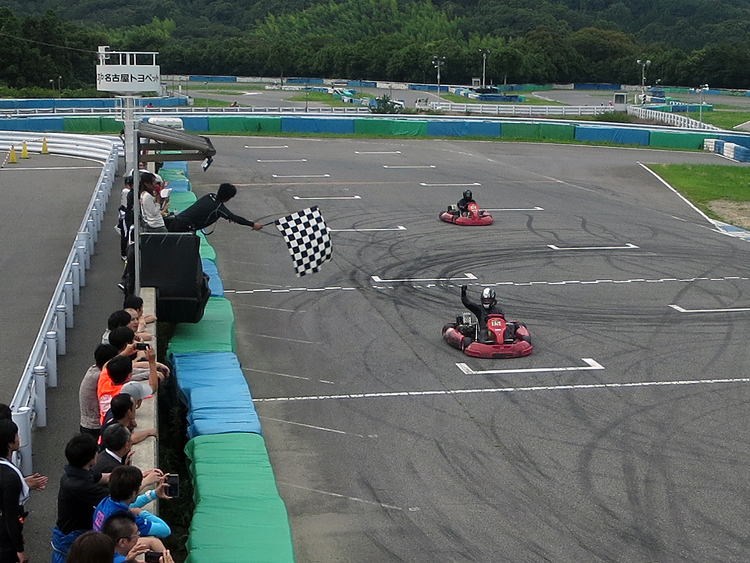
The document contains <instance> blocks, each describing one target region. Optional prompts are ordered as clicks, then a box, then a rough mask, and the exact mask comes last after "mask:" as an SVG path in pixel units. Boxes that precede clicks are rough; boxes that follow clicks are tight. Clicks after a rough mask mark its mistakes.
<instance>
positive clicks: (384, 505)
mask: <svg viewBox="0 0 750 563" xmlns="http://www.w3.org/2000/svg"><path fill="white" fill-rule="evenodd" d="M276 483H278V484H279V485H283V486H285V487H294V488H295V489H301V490H303V491H309V492H312V493H320V494H321V495H327V496H331V497H336V498H343V499H346V500H351V501H354V502H361V503H364V504H372V505H374V506H380V507H381V508H388V509H390V510H403V508H401V507H398V506H392V505H390V504H383V503H382V502H373V501H371V500H363V499H361V498H356V497H348V496H346V495H340V494H338V493H331V492H329V491H321V490H320V489H311V488H309V487H300V486H299V485H292V484H291V483H287V482H285V481H276ZM409 510H411V509H409Z"/></svg>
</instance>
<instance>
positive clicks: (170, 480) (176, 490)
mask: <svg viewBox="0 0 750 563" xmlns="http://www.w3.org/2000/svg"><path fill="white" fill-rule="evenodd" d="M167 485H169V489H168V490H167V494H168V495H169V496H170V497H172V498H177V497H179V496H180V476H179V475H172V474H171V473H170V474H169V475H167Z"/></svg>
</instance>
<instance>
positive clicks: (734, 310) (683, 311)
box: [670, 305, 750, 313]
mask: <svg viewBox="0 0 750 563" xmlns="http://www.w3.org/2000/svg"><path fill="white" fill-rule="evenodd" d="M670 307H672V309H674V310H675V311H678V312H679V313H740V312H743V311H750V307H740V308H735V309H683V308H682V307H680V306H679V305H670Z"/></svg>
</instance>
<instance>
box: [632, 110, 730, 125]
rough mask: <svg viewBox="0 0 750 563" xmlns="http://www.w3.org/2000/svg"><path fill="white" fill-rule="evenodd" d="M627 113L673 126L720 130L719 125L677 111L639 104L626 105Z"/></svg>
mask: <svg viewBox="0 0 750 563" xmlns="http://www.w3.org/2000/svg"><path fill="white" fill-rule="evenodd" d="M628 115H632V116H634V117H637V118H639V119H648V120H650V121H658V122H659V123H665V124H666V125H674V126H675V127H682V128H683V129H703V130H708V131H722V129H721V127H716V126H714V125H709V124H708V123H703V122H701V121H696V120H695V119H692V118H690V117H687V116H684V115H680V114H677V113H669V112H666V111H658V110H655V109H648V108H644V107H640V106H628Z"/></svg>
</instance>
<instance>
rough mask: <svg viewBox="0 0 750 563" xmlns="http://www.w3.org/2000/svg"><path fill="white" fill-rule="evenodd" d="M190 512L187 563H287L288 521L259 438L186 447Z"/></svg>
mask: <svg viewBox="0 0 750 563" xmlns="http://www.w3.org/2000/svg"><path fill="white" fill-rule="evenodd" d="M185 453H186V454H187V457H188V460H189V467H188V468H189V471H190V474H191V477H192V479H193V485H194V500H195V511H194V513H193V519H192V522H191V525H190V537H189V539H188V542H187V548H188V551H189V555H188V557H187V559H186V561H187V563H261V562H262V563H292V562H293V561H294V549H293V546H292V536H291V530H290V527H289V516H288V514H287V511H286V507H285V506H284V502H283V501H282V500H281V497H279V493H278V490H277V488H276V480H275V477H274V474H273V468H272V467H271V463H270V461H269V459H268V452H267V450H266V445H265V441H264V440H263V437H262V436H260V435H259V434H250V433H247V434H244V433H237V434H214V435H205V436H198V437H196V438H193V439H192V440H190V442H188V444H187V446H186V447H185Z"/></svg>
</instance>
